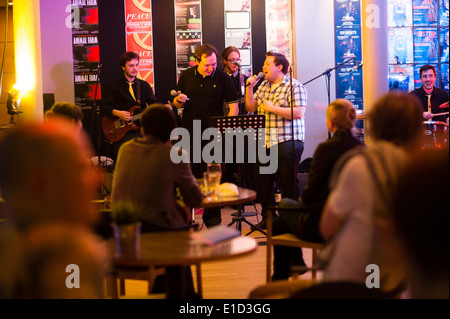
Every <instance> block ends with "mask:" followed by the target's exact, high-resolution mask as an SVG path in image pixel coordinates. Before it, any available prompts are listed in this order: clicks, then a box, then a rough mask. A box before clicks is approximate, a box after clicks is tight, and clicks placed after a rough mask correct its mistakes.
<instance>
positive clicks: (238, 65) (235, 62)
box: [232, 61, 241, 68]
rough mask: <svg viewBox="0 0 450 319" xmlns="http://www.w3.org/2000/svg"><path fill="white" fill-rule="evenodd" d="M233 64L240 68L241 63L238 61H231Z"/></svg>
mask: <svg viewBox="0 0 450 319" xmlns="http://www.w3.org/2000/svg"><path fill="white" fill-rule="evenodd" d="M232 63H233V64H234V65H235V66H237V67H238V68H240V67H241V65H240V64H239V62H238V61H233V62H232Z"/></svg>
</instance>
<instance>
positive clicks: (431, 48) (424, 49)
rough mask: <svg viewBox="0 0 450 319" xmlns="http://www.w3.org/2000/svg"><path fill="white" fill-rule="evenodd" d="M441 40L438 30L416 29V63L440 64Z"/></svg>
mask: <svg viewBox="0 0 450 319" xmlns="http://www.w3.org/2000/svg"><path fill="white" fill-rule="evenodd" d="M438 55H439V39H438V30H437V28H415V29H414V62H415V63H419V64H427V63H438Z"/></svg>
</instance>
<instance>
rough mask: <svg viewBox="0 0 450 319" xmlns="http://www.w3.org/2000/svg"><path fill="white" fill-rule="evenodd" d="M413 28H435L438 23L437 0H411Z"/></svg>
mask: <svg viewBox="0 0 450 319" xmlns="http://www.w3.org/2000/svg"><path fill="white" fill-rule="evenodd" d="M412 8H413V22H414V26H424V27H426V26H436V25H437V22H438V17H437V15H438V6H437V0H413V7H412Z"/></svg>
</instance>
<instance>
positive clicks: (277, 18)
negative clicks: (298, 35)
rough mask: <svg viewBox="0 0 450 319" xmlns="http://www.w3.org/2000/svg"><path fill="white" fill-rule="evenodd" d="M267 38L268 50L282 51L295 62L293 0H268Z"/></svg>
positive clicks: (290, 60)
mask: <svg viewBox="0 0 450 319" xmlns="http://www.w3.org/2000/svg"><path fill="white" fill-rule="evenodd" d="M266 38H267V40H266V41H267V50H268V51H274V52H278V53H282V54H284V55H285V56H286V58H287V59H288V61H289V62H291V64H294V63H293V60H292V58H293V56H292V17H291V0H266Z"/></svg>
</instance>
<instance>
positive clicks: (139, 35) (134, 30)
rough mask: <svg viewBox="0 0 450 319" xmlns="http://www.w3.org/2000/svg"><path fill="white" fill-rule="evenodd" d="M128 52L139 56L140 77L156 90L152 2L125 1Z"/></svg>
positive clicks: (145, 0) (147, 0)
mask: <svg viewBox="0 0 450 319" xmlns="http://www.w3.org/2000/svg"><path fill="white" fill-rule="evenodd" d="M125 32H126V48H127V51H133V52H135V53H137V54H138V55H139V74H138V77H139V78H140V79H142V80H145V81H147V82H148V83H149V84H150V85H151V86H152V87H153V89H154V74H153V69H154V68H153V35H152V9H151V0H144V1H142V0H140V1H137V0H125Z"/></svg>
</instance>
